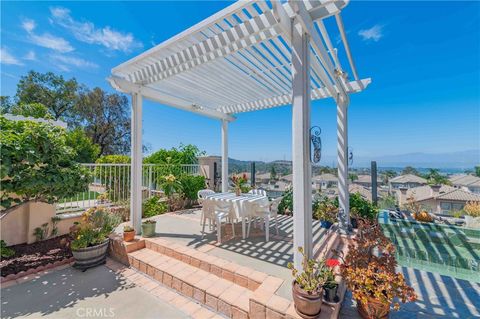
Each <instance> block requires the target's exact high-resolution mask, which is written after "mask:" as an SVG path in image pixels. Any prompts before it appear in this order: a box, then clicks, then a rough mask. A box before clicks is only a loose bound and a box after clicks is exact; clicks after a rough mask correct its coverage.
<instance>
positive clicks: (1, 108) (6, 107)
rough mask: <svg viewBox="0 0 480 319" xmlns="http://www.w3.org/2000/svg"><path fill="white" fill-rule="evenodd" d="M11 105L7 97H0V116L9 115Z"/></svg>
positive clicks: (10, 100)
mask: <svg viewBox="0 0 480 319" xmlns="http://www.w3.org/2000/svg"><path fill="white" fill-rule="evenodd" d="M12 106H13V103H12V99H11V98H10V97H9V96H3V95H2V96H0V114H5V113H10V109H11V108H12Z"/></svg>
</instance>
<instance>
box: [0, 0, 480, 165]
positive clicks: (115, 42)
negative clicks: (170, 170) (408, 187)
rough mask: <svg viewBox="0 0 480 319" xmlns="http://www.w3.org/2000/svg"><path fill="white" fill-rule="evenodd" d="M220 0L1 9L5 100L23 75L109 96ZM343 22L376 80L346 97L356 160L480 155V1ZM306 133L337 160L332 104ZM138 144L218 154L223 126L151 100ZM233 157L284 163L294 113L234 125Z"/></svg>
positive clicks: (361, 11)
mask: <svg viewBox="0 0 480 319" xmlns="http://www.w3.org/2000/svg"><path fill="white" fill-rule="evenodd" d="M228 4H229V3H228V2H214V1H203V2H201V1H196V2H185V1H178V2H173V1H172V2H165V1H164V2H135V3H134V2H124V3H121V2H98V3H97V2H90V1H89V2H4V1H2V3H1V6H2V8H1V9H2V10H1V94H2V95H14V94H15V90H16V83H17V81H18V79H19V77H20V76H21V75H23V74H26V73H27V72H28V71H29V70H31V69H33V70H36V71H40V72H46V71H53V72H55V73H58V74H62V75H64V76H65V77H66V78H70V77H75V78H77V80H78V81H79V82H81V83H84V84H86V85H88V86H89V87H91V88H93V87H94V86H99V87H102V88H104V89H105V90H107V91H110V92H113V90H112V89H111V87H110V86H109V85H108V83H107V82H106V81H105V78H106V77H108V75H109V74H110V70H111V68H112V67H114V66H116V65H118V64H120V63H121V62H123V61H126V60H127V59H129V58H131V57H133V56H135V55H137V54H139V53H141V52H143V51H144V50H146V49H148V48H151V47H152V46H153V45H155V44H159V43H160V42H162V41H164V40H166V39H168V38H170V37H171V36H173V35H175V34H177V33H179V32H181V31H182V30H184V29H185V28H188V27H189V26H191V25H193V24H195V23H197V22H199V21H201V20H203V19H204V18H207V17H208V16H210V15H211V14H213V13H215V12H217V11H218V10H220V9H222V8H224V7H226V6H227V5H228ZM342 16H343V20H344V23H345V28H346V30H347V33H348V35H347V36H348V38H349V42H350V46H351V50H352V52H353V55H354V59H355V62H356V65H357V69H358V72H359V74H360V76H361V77H371V78H372V84H371V85H370V87H368V89H367V90H366V91H364V92H362V93H359V94H354V95H352V96H351V106H350V108H349V129H350V131H349V139H350V145H351V147H352V148H353V150H354V153H355V154H356V155H359V156H363V157H370V158H372V159H375V157H376V156H382V155H392V154H404V153H410V152H426V153H439V152H456V151H463V150H471V149H480V128H479V127H480V93H479V91H480V44H479V41H480V40H479V39H480V31H479V30H480V3H479V2H476V1H471V2H446V1H440V2H433V1H430V2H412V1H405V2H379V1H371V2H361V1H352V2H351V3H350V4H349V5H348V6H347V7H346V8H345V10H344V11H343V13H342ZM327 27H328V25H327ZM312 125H318V126H320V127H321V128H322V141H323V149H324V154H327V155H333V154H335V150H336V131H335V129H336V128H335V125H336V118H335V105H334V103H333V101H332V100H330V99H329V100H322V101H315V102H313V103H312ZM144 141H145V142H146V143H148V144H149V145H151V146H152V149H157V148H160V147H167V148H169V147H172V146H176V145H178V144H179V143H180V142H183V143H193V144H196V145H198V146H199V147H200V148H201V149H203V150H205V151H206V152H207V153H209V154H219V153H220V123H219V122H218V121H215V120H212V119H207V118H203V117H200V116H198V115H195V114H191V113H187V112H183V111H179V110H176V109H172V108H168V107H165V106H162V105H159V104H155V103H152V102H148V101H147V102H145V104H144ZM230 156H231V157H233V158H237V159H244V160H251V159H255V160H274V159H290V158H291V107H290V106H285V107H279V108H275V109H270V110H264V111H260V112H254V113H245V114H240V115H239V116H238V119H237V121H235V122H234V123H232V124H231V125H230ZM324 164H331V163H324Z"/></svg>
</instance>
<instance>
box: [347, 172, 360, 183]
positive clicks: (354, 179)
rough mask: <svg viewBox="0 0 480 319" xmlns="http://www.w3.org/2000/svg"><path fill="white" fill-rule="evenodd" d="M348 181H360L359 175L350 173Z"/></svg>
mask: <svg viewBox="0 0 480 319" xmlns="http://www.w3.org/2000/svg"><path fill="white" fill-rule="evenodd" d="M348 179H349V180H350V181H351V182H352V183H353V182H354V181H356V180H357V179H358V175H357V174H355V173H348Z"/></svg>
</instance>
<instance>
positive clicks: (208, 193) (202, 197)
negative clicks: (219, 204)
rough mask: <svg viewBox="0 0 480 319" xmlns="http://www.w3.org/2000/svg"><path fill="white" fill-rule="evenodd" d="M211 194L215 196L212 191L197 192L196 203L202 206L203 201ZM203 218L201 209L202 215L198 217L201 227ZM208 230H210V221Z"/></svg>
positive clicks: (202, 190)
mask: <svg viewBox="0 0 480 319" xmlns="http://www.w3.org/2000/svg"><path fill="white" fill-rule="evenodd" d="M212 194H215V192H214V191H212V190H211V189H201V190H199V191H198V192H197V197H198V199H197V201H198V203H199V204H200V205H202V204H203V199H204V198H205V197H206V196H208V195H212ZM203 217H204V212H203V209H202V215H201V216H200V225H202V223H203ZM210 228H212V220H210Z"/></svg>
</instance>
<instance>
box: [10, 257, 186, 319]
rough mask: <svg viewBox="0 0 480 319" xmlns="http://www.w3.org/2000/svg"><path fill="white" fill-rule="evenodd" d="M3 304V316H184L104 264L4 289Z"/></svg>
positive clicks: (52, 274)
mask: <svg viewBox="0 0 480 319" xmlns="http://www.w3.org/2000/svg"><path fill="white" fill-rule="evenodd" d="M1 305H2V306H1V309H2V310H1V317H2V318H19V317H29V318H31V317H35V318H38V317H43V318H78V317H88V313H90V316H92V313H94V312H95V313H96V314H97V315H98V314H101V316H110V317H112V315H114V316H115V318H135V317H142V318H154V317H155V315H158V313H160V312H159V311H163V312H164V313H169V314H171V317H172V318H180V317H184V315H181V314H177V311H176V310H175V309H173V308H171V307H170V306H168V305H161V304H160V303H159V301H158V299H156V298H155V297H154V296H152V295H149V294H148V293H147V292H146V291H144V290H143V289H141V288H138V287H136V286H135V285H133V284H132V283H127V282H126V281H125V280H124V279H122V278H121V277H119V276H116V275H115V274H114V273H113V272H112V271H110V270H109V269H107V268H106V267H105V266H99V267H96V268H93V269H89V270H87V271H86V272H81V271H79V270H76V269H74V268H67V269H63V270H58V271H54V272H52V273H50V274H46V275H44V276H42V277H39V278H38V279H34V280H32V281H29V282H25V283H23V284H19V285H15V286H12V287H9V288H2V296H1Z"/></svg>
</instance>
